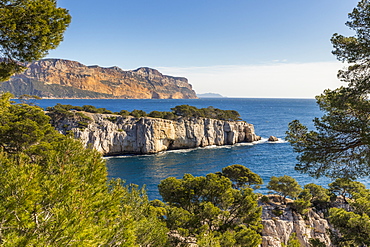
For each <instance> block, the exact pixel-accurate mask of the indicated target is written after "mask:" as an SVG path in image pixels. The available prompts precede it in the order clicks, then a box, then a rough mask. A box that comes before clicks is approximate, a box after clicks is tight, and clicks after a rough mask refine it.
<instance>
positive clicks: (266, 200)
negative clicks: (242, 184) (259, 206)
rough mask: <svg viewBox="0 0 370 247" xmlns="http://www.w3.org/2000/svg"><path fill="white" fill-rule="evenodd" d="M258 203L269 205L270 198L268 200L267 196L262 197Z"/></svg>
mask: <svg viewBox="0 0 370 247" xmlns="http://www.w3.org/2000/svg"><path fill="white" fill-rule="evenodd" d="M260 201H261V202H262V203H270V198H268V196H262V197H261V199H260Z"/></svg>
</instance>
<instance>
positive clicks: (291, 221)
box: [261, 195, 332, 247]
mask: <svg viewBox="0 0 370 247" xmlns="http://www.w3.org/2000/svg"><path fill="white" fill-rule="evenodd" d="M271 197H274V195H271V196H270V198H271ZM261 206H262V224H263V230H262V246H263V247H265V246H266V247H267V246H268V247H281V246H283V245H286V244H287V243H288V240H289V237H290V236H291V235H292V233H296V235H297V238H298V240H299V242H300V245H301V246H302V247H310V246H311V245H310V242H309V241H310V240H311V239H316V240H317V241H320V242H321V243H322V244H325V246H332V244H331V240H330V236H329V234H328V232H327V229H330V228H331V227H330V225H329V223H328V221H327V220H326V219H325V217H324V215H323V213H321V212H315V211H314V210H312V209H311V210H310V211H309V212H308V213H307V215H305V216H304V217H303V216H302V215H301V214H299V213H297V212H295V211H294V210H293V209H292V208H291V207H289V206H286V205H281V204H276V203H273V202H271V203H266V204H261ZM276 210H278V211H280V212H281V215H278V216H277V215H275V214H274V212H276Z"/></svg>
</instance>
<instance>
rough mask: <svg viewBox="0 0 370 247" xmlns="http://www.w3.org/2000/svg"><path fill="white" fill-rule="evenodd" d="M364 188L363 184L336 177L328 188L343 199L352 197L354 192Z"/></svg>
mask: <svg viewBox="0 0 370 247" xmlns="http://www.w3.org/2000/svg"><path fill="white" fill-rule="evenodd" d="M364 189H365V185H364V184H362V183H360V182H357V181H352V180H350V179H347V178H337V179H336V180H335V181H334V182H332V183H330V184H329V190H330V191H331V192H332V193H335V194H337V195H339V196H342V197H343V199H344V200H345V201H346V198H352V197H353V195H354V194H355V193H358V192H359V191H361V190H364Z"/></svg>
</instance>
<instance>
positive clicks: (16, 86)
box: [0, 59, 197, 99]
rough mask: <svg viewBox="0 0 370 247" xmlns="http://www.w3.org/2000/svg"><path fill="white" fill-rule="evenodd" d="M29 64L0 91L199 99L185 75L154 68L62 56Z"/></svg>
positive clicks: (99, 96) (55, 94)
mask: <svg viewBox="0 0 370 247" xmlns="http://www.w3.org/2000/svg"><path fill="white" fill-rule="evenodd" d="M26 66H27V70H26V71H25V72H23V73H21V74H18V75H15V76H13V77H12V78H11V79H10V80H9V81H7V82H4V83H2V84H1V85H0V90H1V91H8V92H11V93H12V94H14V95H15V96H20V95H23V94H29V95H36V96H40V97H43V98H120V99H194V98H197V96H196V93H195V91H194V90H193V89H192V86H191V85H190V84H189V83H188V80H187V79H186V78H184V77H172V76H166V75H163V74H161V73H160V72H159V71H157V70H155V69H151V68H138V69H136V70H130V71H124V70H122V69H120V68H118V67H110V68H103V67H99V66H85V65H83V64H81V63H79V62H76V61H70V60H63V59H43V60H40V61H36V62H33V63H29V64H27V65H26Z"/></svg>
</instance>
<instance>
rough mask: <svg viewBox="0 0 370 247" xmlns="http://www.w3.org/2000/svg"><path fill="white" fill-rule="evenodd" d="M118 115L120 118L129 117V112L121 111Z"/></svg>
mask: <svg viewBox="0 0 370 247" xmlns="http://www.w3.org/2000/svg"><path fill="white" fill-rule="evenodd" d="M118 115H121V116H124V117H125V116H128V115H130V112H129V111H127V110H121V111H120V112H119V113H118Z"/></svg>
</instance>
